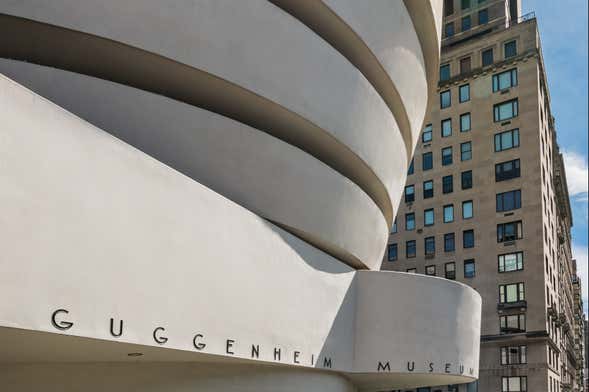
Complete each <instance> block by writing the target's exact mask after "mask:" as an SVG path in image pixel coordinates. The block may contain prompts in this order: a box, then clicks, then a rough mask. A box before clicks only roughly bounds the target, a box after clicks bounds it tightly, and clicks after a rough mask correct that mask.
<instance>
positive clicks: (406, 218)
mask: <svg viewBox="0 0 589 392" xmlns="http://www.w3.org/2000/svg"><path fill="white" fill-rule="evenodd" d="M409 217H413V219H411V220H408V218H409ZM408 222H413V227H412V228H408V225H407V223H408ZM415 226H416V225H415V212H408V213H406V214H405V231H413V230H415Z"/></svg>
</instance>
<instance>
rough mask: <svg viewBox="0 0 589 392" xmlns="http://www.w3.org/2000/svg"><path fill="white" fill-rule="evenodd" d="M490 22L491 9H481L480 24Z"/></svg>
mask: <svg viewBox="0 0 589 392" xmlns="http://www.w3.org/2000/svg"><path fill="white" fill-rule="evenodd" d="M486 23H489V11H488V10H487V9H486V8H485V9H484V10H480V11H479V24H480V25H483V24H486Z"/></svg>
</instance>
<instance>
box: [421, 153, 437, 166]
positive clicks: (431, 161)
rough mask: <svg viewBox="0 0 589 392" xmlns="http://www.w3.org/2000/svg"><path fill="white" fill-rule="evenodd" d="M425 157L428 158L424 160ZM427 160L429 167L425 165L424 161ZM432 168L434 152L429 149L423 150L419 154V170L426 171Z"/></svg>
mask: <svg viewBox="0 0 589 392" xmlns="http://www.w3.org/2000/svg"><path fill="white" fill-rule="evenodd" d="M426 157H428V158H429V159H428V160H427V161H426V159H425V158H426ZM426 162H429V167H426V165H425V163H426ZM433 168H434V154H433V152H431V151H429V152H424V153H422V154H421V170H422V171H427V170H432V169H433Z"/></svg>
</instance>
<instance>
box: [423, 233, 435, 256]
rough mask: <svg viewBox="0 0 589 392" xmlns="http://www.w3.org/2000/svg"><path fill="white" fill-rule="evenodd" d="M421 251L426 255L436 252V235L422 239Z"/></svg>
mask: <svg viewBox="0 0 589 392" xmlns="http://www.w3.org/2000/svg"><path fill="white" fill-rule="evenodd" d="M423 253H424V255H426V256H433V255H435V254H436V237H434V236H430V237H425V238H424V239H423Z"/></svg>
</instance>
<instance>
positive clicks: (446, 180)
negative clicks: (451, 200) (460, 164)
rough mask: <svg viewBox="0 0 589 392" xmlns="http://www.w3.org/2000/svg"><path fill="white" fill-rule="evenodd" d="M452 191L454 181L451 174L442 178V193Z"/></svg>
mask: <svg viewBox="0 0 589 392" xmlns="http://www.w3.org/2000/svg"><path fill="white" fill-rule="evenodd" d="M453 191H454V181H453V177H452V176H444V177H443V178H442V193H452V192H453Z"/></svg>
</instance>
